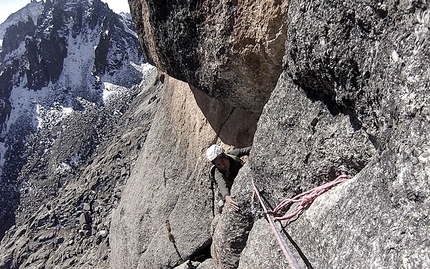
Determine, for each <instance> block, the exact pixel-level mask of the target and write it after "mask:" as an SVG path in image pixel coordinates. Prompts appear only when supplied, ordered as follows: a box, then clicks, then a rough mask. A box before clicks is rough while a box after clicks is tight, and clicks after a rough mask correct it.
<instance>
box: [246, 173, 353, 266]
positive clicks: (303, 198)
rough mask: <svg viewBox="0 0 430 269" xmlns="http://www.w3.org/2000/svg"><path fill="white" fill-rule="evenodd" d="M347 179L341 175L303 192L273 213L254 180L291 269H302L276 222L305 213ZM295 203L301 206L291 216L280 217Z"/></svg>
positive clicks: (267, 216)
mask: <svg viewBox="0 0 430 269" xmlns="http://www.w3.org/2000/svg"><path fill="white" fill-rule="evenodd" d="M347 179H348V177H347V176H346V175H340V176H338V177H337V178H336V179H335V180H333V181H331V182H328V183H326V184H323V185H321V186H318V187H316V188H313V189H311V190H308V191H306V192H303V193H301V194H299V195H296V196H295V197H293V198H292V199H285V200H283V201H282V202H281V203H280V204H279V205H278V206H277V207H276V208H275V210H273V213H269V212H268V211H267V209H266V206H265V205H264V202H263V199H262V198H261V195H260V192H259V191H258V189H257V187H256V186H255V183H254V178H252V187H253V189H254V193H255V194H256V195H257V197H258V200H259V201H260V204H261V207H262V208H263V212H264V214H265V216H266V218H267V220H268V221H269V223H270V226H271V228H272V230H273V233H274V234H275V237H276V240H277V241H278V244H279V246H280V247H281V250H282V252H283V253H284V255H285V258H286V259H287V261H288V263H289V265H290V267H291V269H300V266H299V264H298V263H297V260H296V259H295V258H294V255H293V254H292V252H291V250H290V248H289V247H288V245H287V243H286V241H285V239H284V238H283V237H282V235H281V231H280V230H279V228H278V227H277V226H276V224H275V221H281V220H288V219H291V218H293V217H295V216H297V215H298V214H300V213H301V212H302V211H303V209H305V208H307V207H308V206H309V205H310V204H311V203H312V202H313V201H314V200H315V199H316V198H317V197H318V196H320V195H321V194H322V193H324V192H326V191H327V190H329V189H330V188H331V187H333V186H335V185H337V184H339V183H342V182H344V181H345V180H347ZM293 203H299V206H298V207H297V209H296V210H295V211H294V212H292V213H290V214H287V215H284V216H280V212H281V211H282V210H283V209H285V208H286V207H289V206H290V205H291V204H293Z"/></svg>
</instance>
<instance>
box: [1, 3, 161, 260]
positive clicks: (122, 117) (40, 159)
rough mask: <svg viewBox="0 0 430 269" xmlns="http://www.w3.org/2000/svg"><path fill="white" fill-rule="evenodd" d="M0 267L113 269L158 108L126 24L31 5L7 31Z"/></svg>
mask: <svg viewBox="0 0 430 269" xmlns="http://www.w3.org/2000/svg"><path fill="white" fill-rule="evenodd" d="M0 39H1V40H2V47H1V50H0V60H1V61H0V81H1V84H0V85H1V86H0V87H1V96H0V98H1V100H2V101H1V104H2V106H1V111H0V115H1V118H0V123H1V124H0V126H1V140H0V150H1V156H0V157H1V168H2V169H1V172H2V173H1V180H0V197H1V198H0V238H2V240H1V244H0V268H42V267H43V268H70V267H73V266H75V267H79V266H82V268H88V267H93V268H95V267H99V268H106V266H107V264H108V259H107V256H108V254H109V239H108V238H109V219H110V212H111V211H112V209H113V207H114V206H115V204H116V203H117V201H118V200H119V199H120V197H121V191H122V188H123V185H124V184H125V182H126V179H127V178H128V175H129V173H130V170H131V168H132V166H133V162H134V159H135V158H136V156H137V154H138V152H139V151H140V150H141V149H142V147H143V144H144V141H145V139H146V135H147V132H148V129H149V126H150V123H151V121H152V118H153V116H152V115H153V110H154V108H155V107H156V104H157V100H158V97H157V92H158V88H159V87H160V86H159V85H161V84H157V85H156V86H154V84H155V83H156V78H157V72H156V69H155V68H153V67H152V66H150V65H149V64H147V63H146V60H145V58H144V56H143V53H142V50H141V48H140V47H139V45H138V39H137V35H136V33H135V30H134V26H133V23H132V21H131V17H130V16H126V15H118V14H115V13H114V12H113V11H112V10H110V9H109V8H108V6H107V5H106V4H104V3H102V2H101V1H97V0H94V1H72V0H62V1H54V2H52V1H46V2H43V1H42V2H37V1H32V2H31V3H30V4H28V5H27V6H26V7H24V8H23V9H21V10H20V11H18V12H17V13H14V14H12V15H11V16H10V17H9V18H8V19H7V20H6V21H5V22H4V23H3V24H1V25H0Z"/></svg>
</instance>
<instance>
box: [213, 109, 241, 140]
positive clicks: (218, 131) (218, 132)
mask: <svg viewBox="0 0 430 269" xmlns="http://www.w3.org/2000/svg"><path fill="white" fill-rule="evenodd" d="M235 110H236V108H235V107H233V108H232V110H231V111H230V113H229V114H228V116H227V117H225V120H224V122H222V123H221V126H220V128H219V130H217V131H216V134H217V136H219V134H220V133H221V131H222V128H223V127H224V125H225V123H226V122H227V121H228V120H229V119H230V117H231V115H233V113H234V111H235Z"/></svg>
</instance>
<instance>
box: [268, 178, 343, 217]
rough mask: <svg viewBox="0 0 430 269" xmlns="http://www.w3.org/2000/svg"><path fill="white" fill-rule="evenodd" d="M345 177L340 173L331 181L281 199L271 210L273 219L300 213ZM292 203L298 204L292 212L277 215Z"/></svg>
mask: <svg viewBox="0 0 430 269" xmlns="http://www.w3.org/2000/svg"><path fill="white" fill-rule="evenodd" d="M347 179H348V177H347V176H346V175H340V176H338V177H337V178H336V179H335V180H333V181H331V182H328V183H326V184H324V185H321V186H318V187H316V188H313V189H311V190H308V191H305V192H303V193H301V194H299V195H296V196H295V197H293V198H292V199H285V200H283V201H282V202H281V203H280V204H279V205H278V206H277V207H276V208H275V209H274V210H273V215H274V216H275V220H278V221H280V220H288V219H291V218H293V217H295V216H297V215H298V214H300V213H301V212H302V211H303V209H305V208H306V207H308V206H309V205H310V204H311V203H312V202H313V201H314V200H315V199H316V198H317V197H318V196H320V195H321V194H322V193H324V192H326V191H327V190H328V189H330V188H331V187H333V186H335V185H337V184H339V183H342V182H344V181H345V180H347ZM294 203H299V206H298V207H297V209H296V210H295V211H294V212H292V213H289V214H287V215H284V216H279V215H280V214H279V212H280V211H282V209H284V208H286V207H288V206H290V205H292V204H294Z"/></svg>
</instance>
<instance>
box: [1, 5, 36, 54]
mask: <svg viewBox="0 0 430 269" xmlns="http://www.w3.org/2000/svg"><path fill="white" fill-rule="evenodd" d="M43 8H44V3H43V1H40V2H31V3H29V4H27V5H26V6H25V7H23V8H22V9H20V10H19V11H18V12H15V13H13V14H11V15H10V16H9V17H8V18H7V19H6V20H5V21H4V22H2V23H1V24H0V46H1V43H3V37H4V35H5V33H6V29H7V28H8V27H9V26H11V25H16V24H18V22H20V21H21V22H26V21H28V17H30V18H31V19H32V20H33V22H34V23H36V22H37V18H38V17H39V15H40V14H42V11H43Z"/></svg>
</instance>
